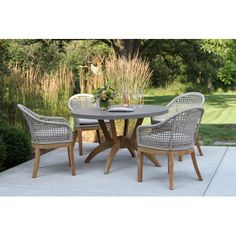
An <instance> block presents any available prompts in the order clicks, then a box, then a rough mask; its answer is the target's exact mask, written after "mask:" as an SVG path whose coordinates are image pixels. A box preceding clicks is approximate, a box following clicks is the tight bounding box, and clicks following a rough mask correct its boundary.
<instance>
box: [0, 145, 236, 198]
mask: <svg viewBox="0 0 236 236" xmlns="http://www.w3.org/2000/svg"><path fill="white" fill-rule="evenodd" d="M96 145H97V144H94V143H84V156H81V157H78V147H77V146H75V150H74V153H75V163H76V169H77V175H76V176H71V174H70V169H69V167H68V159H67V150H66V149H63V148H62V149H57V150H54V151H51V152H49V153H47V154H44V155H43V156H42V158H41V163H40V168H39V172H38V177H37V178H36V179H32V178H31V174H32V169H33V160H30V161H28V162H25V163H23V164H21V165H19V166H16V167H14V168H11V169H9V170H7V171H4V172H2V173H0V195H1V196H236V184H235V182H236V158H235V156H236V147H216V146H214V147H213V146H211V147H209V146H205V147H204V146H203V147H202V150H203V153H204V157H200V156H198V155H197V160H198V165H199V168H200V171H201V174H202V176H203V179H204V180H203V181H202V182H200V181H197V179H196V175H195V172H194V169H193V165H192V162H191V158H190V156H185V157H184V161H182V162H179V161H177V159H176V161H175V163H174V168H175V172H174V173H175V174H174V178H175V179H174V180H175V190H173V191H170V190H169V189H168V174H167V158H166V157H162V156H160V157H159V161H160V163H161V165H162V167H155V166H153V164H152V163H151V162H149V161H148V160H145V161H144V179H143V182H142V183H138V182H136V159H135V158H132V157H131V156H130V154H129V152H128V151H127V150H121V151H119V152H118V154H117V155H116V157H115V159H114V161H113V164H112V168H111V172H110V173H109V174H108V175H104V174H103V169H104V165H105V160H106V156H107V153H108V152H107V151H104V152H103V153H100V154H99V155H98V156H97V157H95V158H94V159H93V160H92V161H91V163H89V164H86V163H84V162H83V161H84V160H85V158H86V156H87V154H88V153H89V152H90V150H91V149H92V148H94V147H95V146H96Z"/></svg>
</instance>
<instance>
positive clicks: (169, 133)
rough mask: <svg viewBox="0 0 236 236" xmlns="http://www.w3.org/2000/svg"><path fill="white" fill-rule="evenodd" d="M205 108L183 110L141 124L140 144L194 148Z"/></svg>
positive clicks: (181, 148)
mask: <svg viewBox="0 0 236 236" xmlns="http://www.w3.org/2000/svg"><path fill="white" fill-rule="evenodd" d="M203 111H204V109H203V108H201V107H198V108H192V109H188V110H185V111H182V112H180V113H178V114H176V115H174V116H172V117H171V118H169V119H167V120H165V121H163V122H161V123H159V124H156V125H150V126H139V127H138V129H137V142H138V145H139V146H143V147H149V148H153V149H160V150H185V149H189V148H193V146H194V143H195V134H196V132H197V130H198V126H199V122H200V120H201V116H202V113H203Z"/></svg>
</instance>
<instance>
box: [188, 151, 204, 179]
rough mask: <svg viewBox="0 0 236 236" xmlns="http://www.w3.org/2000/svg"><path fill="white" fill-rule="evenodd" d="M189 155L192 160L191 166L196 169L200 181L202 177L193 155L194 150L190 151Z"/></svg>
mask: <svg viewBox="0 0 236 236" xmlns="http://www.w3.org/2000/svg"><path fill="white" fill-rule="evenodd" d="M191 157H192V162H193V166H194V169H195V171H196V174H197V177H198V179H199V181H202V180H203V179H202V176H201V173H200V171H199V168H198V165H197V160H196V156H195V152H194V151H193V152H192V153H191Z"/></svg>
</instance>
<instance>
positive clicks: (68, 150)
mask: <svg viewBox="0 0 236 236" xmlns="http://www.w3.org/2000/svg"><path fill="white" fill-rule="evenodd" d="M72 145H73V148H74V145H75V144H74V143H73V144H72ZM67 152H68V162H69V166H71V163H70V149H69V147H67Z"/></svg>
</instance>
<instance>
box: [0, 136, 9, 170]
mask: <svg viewBox="0 0 236 236" xmlns="http://www.w3.org/2000/svg"><path fill="white" fill-rule="evenodd" d="M6 156H7V154H6V145H5V143H4V142H3V140H2V139H1V137H0V171H2V170H4V163H5V160H6Z"/></svg>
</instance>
